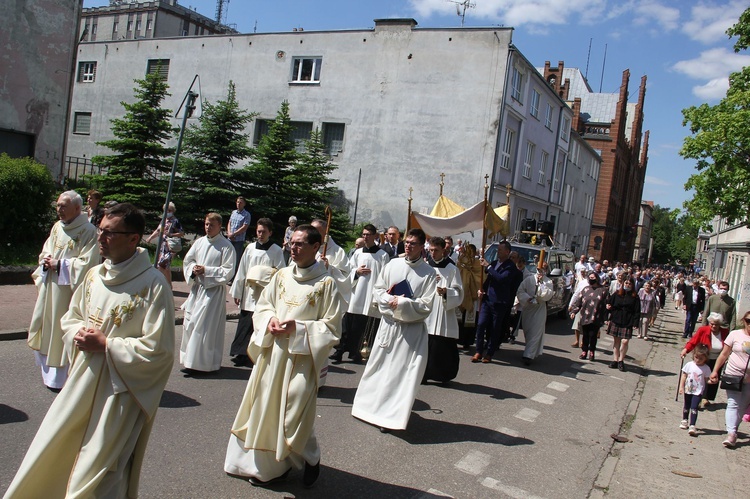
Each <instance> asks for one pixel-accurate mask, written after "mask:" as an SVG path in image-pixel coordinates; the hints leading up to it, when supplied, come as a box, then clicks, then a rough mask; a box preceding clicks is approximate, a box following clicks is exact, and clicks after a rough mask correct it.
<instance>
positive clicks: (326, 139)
mask: <svg viewBox="0 0 750 499" xmlns="http://www.w3.org/2000/svg"><path fill="white" fill-rule="evenodd" d="M323 144H324V145H325V150H326V153H328V154H330V155H331V156H333V155H336V154H338V153H340V152H341V151H343V150H344V124H343V123H323Z"/></svg>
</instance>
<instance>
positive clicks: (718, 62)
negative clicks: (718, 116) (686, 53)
mask: <svg viewBox="0 0 750 499" xmlns="http://www.w3.org/2000/svg"><path fill="white" fill-rule="evenodd" d="M744 66H750V55H743V54H735V53H734V52H733V51H731V50H729V49H727V48H714V49H710V50H705V51H703V52H701V53H700V55H699V56H698V57H697V58H695V59H688V60H685V61H679V62H677V63H676V64H674V65H673V66H672V69H673V70H674V71H676V72H678V73H682V74H684V75H686V76H688V77H690V78H692V79H694V80H706V81H710V80H717V79H720V78H726V77H728V76H729V73H732V72H734V71H739V70H741V69H742V68H743V67H744Z"/></svg>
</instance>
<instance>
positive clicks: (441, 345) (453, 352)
mask: <svg viewBox="0 0 750 499" xmlns="http://www.w3.org/2000/svg"><path fill="white" fill-rule="evenodd" d="M449 247H450V246H449V245H448V243H447V241H446V240H445V239H443V238H442V237H431V238H430V255H431V256H432V263H431V266H432V268H434V269H435V272H436V273H437V288H436V292H435V298H434V299H433V300H432V312H431V313H430V315H428V316H427V320H426V321H425V323H426V324H427V333H428V334H429V337H428V350H429V354H428V355H427V368H426V370H425V374H424V378H423V381H427V380H434V381H439V382H441V383H447V382H448V381H450V380H452V379H453V378H455V377H456V376H457V375H458V365H459V357H458V318H457V317H456V310H457V308H458V307H459V306H460V305H461V302H462V301H463V299H464V291H463V283H462V282H461V273H460V272H459V270H458V267H456V265H455V264H454V263H453V261H451V259H450V258H449V257H448V255H447V249H448V248H449Z"/></svg>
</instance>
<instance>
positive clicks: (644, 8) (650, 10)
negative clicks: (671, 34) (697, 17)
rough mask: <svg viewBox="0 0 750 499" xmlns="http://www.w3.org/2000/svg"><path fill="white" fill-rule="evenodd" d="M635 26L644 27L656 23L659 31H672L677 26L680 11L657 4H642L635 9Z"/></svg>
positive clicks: (647, 2)
mask: <svg viewBox="0 0 750 499" xmlns="http://www.w3.org/2000/svg"><path fill="white" fill-rule="evenodd" d="M635 14H636V17H635V19H634V22H635V24H636V25H646V24H650V23H651V22H656V24H658V27H659V29H661V30H666V31H673V30H674V29H676V28H677V26H678V25H679V20H680V11H679V9H675V8H672V7H666V6H664V5H660V4H658V3H653V2H649V1H646V2H642V3H640V4H639V5H637V6H636V7H635Z"/></svg>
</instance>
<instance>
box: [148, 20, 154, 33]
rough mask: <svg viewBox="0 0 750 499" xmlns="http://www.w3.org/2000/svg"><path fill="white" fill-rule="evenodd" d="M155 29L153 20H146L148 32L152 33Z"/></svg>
mask: <svg viewBox="0 0 750 499" xmlns="http://www.w3.org/2000/svg"><path fill="white" fill-rule="evenodd" d="M153 27H154V20H153V19H146V31H150V30H151V29H153Z"/></svg>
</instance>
